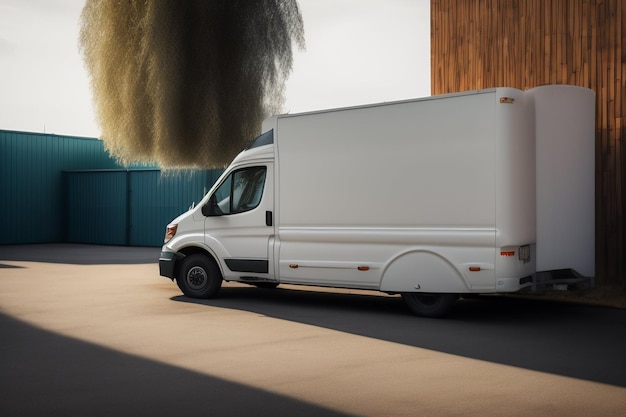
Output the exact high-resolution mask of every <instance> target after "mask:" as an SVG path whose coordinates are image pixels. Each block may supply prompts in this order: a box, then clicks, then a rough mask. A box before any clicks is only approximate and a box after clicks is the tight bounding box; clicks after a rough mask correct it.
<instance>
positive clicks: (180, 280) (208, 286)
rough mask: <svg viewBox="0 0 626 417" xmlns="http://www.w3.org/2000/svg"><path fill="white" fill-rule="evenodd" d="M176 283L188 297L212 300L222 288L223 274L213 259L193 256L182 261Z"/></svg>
mask: <svg viewBox="0 0 626 417" xmlns="http://www.w3.org/2000/svg"><path fill="white" fill-rule="evenodd" d="M176 283H177V284H178V288H180V290H181V291H182V292H183V294H185V295H186V296H187V297H191V298H211V297H214V296H215V294H217V292H218V291H219V290H220V287H221V286H222V274H221V273H220V269H219V268H218V267H217V264H216V263H215V261H214V260H213V259H211V258H209V257H208V256H205V255H201V254H193V255H189V256H186V257H185V258H184V259H183V260H182V261H181V263H180V269H179V271H178V276H177V277H176Z"/></svg>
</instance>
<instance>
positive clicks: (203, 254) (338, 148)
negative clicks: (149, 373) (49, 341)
mask: <svg viewBox="0 0 626 417" xmlns="http://www.w3.org/2000/svg"><path fill="white" fill-rule="evenodd" d="M594 109H595V95H594V93H593V92H592V91H591V90H589V89H585V88H581V87H573V86H564V85H556V86H544V87H538V88H535V89H532V90H528V91H520V90H517V89H513V88H495V89H488V90H480V91H472V92H466V93H459V94H449V95H441V96H433V97H427V98H423V99H415V100H407V101H399V102H391V103H382V104H374V105H367V106H358V107H350V108H341V109H333V110H326V111H315V112H310V113H302V114H284V115H279V116H273V117H270V118H268V119H267V120H265V121H264V122H263V128H262V130H263V133H262V134H261V135H260V136H259V137H258V138H257V139H256V140H255V141H254V142H253V143H252V145H251V146H250V147H249V148H248V149H246V150H245V151H243V152H242V153H241V154H239V155H238V156H237V157H236V158H235V159H234V161H233V162H232V163H231V164H230V166H229V167H228V168H227V169H226V170H225V172H224V173H223V175H222V176H221V177H220V179H219V180H218V181H217V182H216V183H215V185H214V186H213V187H212V188H211V190H209V192H208V193H207V194H206V196H205V197H204V198H203V199H202V201H200V203H199V204H197V205H196V206H195V208H192V209H191V210H190V211H188V212H186V213H184V214H182V215H180V216H179V217H178V218H176V219H175V220H173V221H172V223H171V224H169V225H168V226H167V229H166V236H165V244H164V246H163V248H162V251H161V256H160V259H159V267H160V274H161V275H162V276H165V277H169V278H171V279H175V280H176V282H177V284H178V286H179V287H180V289H181V290H182V292H183V293H184V294H185V295H187V296H189V297H199V298H208V297H212V296H214V295H215V294H216V293H217V292H218V290H219V288H220V286H221V283H222V280H226V281H238V282H244V283H250V284H253V285H257V286H264V287H275V286H277V285H279V284H283V283H286V284H302V285H312V286H324V287H337V288H352V289H365V290H376V291H382V292H385V293H392V294H401V295H402V298H403V299H404V300H405V302H406V303H407V305H408V306H409V308H410V309H411V310H412V311H413V312H414V313H416V314H419V315H423V316H439V315H442V314H444V313H446V312H447V311H448V310H449V309H450V308H451V307H452V306H453V304H454V303H455V301H456V300H457V298H458V297H459V296H460V295H464V294H484V293H511V292H518V291H522V290H528V289H532V288H533V286H534V285H536V282H535V281H536V279H537V277H538V276H540V275H538V272H549V271H562V270H574V271H577V273H578V274H580V275H581V276H593V275H594V272H595V264H594V259H595V258H594V235H595V231H594V222H595V220H594V197H595V196H594V129H595V127H594V116H595V111H594Z"/></svg>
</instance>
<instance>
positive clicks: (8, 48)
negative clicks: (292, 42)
mask: <svg viewBox="0 0 626 417" xmlns="http://www.w3.org/2000/svg"><path fill="white" fill-rule="evenodd" d="M84 2H85V0H0V129H7V130H22V131H29V132H46V133H55V134H59V135H76V136H88V137H97V136H99V134H100V129H99V127H98V126H97V124H96V122H95V120H94V113H93V106H92V99H91V91H90V88H89V80H88V76H87V73H86V71H85V69H84V66H83V62H82V58H81V56H80V54H79V52H78V31H79V16H80V12H81V10H82V7H83V4H84ZM299 4H300V8H301V11H302V16H303V19H304V25H305V39H306V44H307V48H306V51H304V52H297V53H296V57H295V63H294V68H293V71H292V73H291V78H290V79H289V81H288V83H287V93H286V103H285V106H284V110H285V112H291V113H296V112H302V111H309V110H317V109H323V108H333V107H341V106H351V105H358V104H366V103H374V102H382V101H392V100H398V99H406V98H414V97H424V96H428V95H430V1H429V0H299Z"/></svg>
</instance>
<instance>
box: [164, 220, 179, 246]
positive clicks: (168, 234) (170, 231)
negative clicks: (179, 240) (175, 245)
mask: <svg viewBox="0 0 626 417" xmlns="http://www.w3.org/2000/svg"><path fill="white" fill-rule="evenodd" d="M177 229H178V225H177V224H175V223H174V224H168V225H167V228H166V229H165V239H163V243H167V242H169V241H170V240H172V238H173V237H174V235H175V234H176V230H177Z"/></svg>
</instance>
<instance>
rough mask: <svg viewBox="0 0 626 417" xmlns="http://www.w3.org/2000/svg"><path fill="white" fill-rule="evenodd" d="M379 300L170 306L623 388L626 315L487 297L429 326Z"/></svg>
mask: <svg viewBox="0 0 626 417" xmlns="http://www.w3.org/2000/svg"><path fill="white" fill-rule="evenodd" d="M374 294H375V295H372V296H368V295H355V294H340V293H329V292H314V291H302V290H290V289H281V288H280V287H279V288H277V289H273V290H269V289H258V288H254V287H250V288H246V287H225V288H222V290H221V292H220V293H219V298H216V299H211V300H195V299H191V298H187V297H184V296H182V295H181V296H179V297H174V298H173V300H174V301H179V302H188V303H196V304H204V305H210V306H215V307H223V308H230V309H237V310H244V311H250V312H254V313H257V314H263V315H266V316H268V317H274V318H278V319H283V320H289V321H294V322H298V323H304V324H310V325H314V326H319V327H323V328H328V329H332V330H337V331H341V332H345V333H351V334H356V335H360V336H366V337H371V338H375V339H380V340H386V341H390V342H395V343H402V344H405V345H410V346H415V347H420V348H426V349H430V350H435V351H439V352H444V353H450V354H454V355H459V356H464V357H468V358H474V359H479V360H485V361H489V362H495V363H500V364H504V365H510V366H516V367H521V368H525V369H530V370H536V371H541V372H548V373H552V374H557V375H563V376H568V377H574V378H580V379H585V380H590V381H596V382H601V383H606V384H612V385H617V386H622V387H626V355H625V354H624V352H626V331H625V330H626V311H625V310H618V309H610V308H597V307H588V306H582V305H574V304H565V303H558V302H549V301H541V300H531V299H518V298H510V297H501V296H484V297H479V298H477V299H468V300H461V301H459V302H458V303H457V306H456V308H455V310H454V311H453V312H452V314H451V315H450V316H449V317H447V318H444V319H426V318H421V317H416V316H413V315H412V314H411V313H409V312H408V309H407V308H406V307H405V306H404V304H403V302H402V300H401V299H400V298H399V297H382V296H378V295H376V293H374Z"/></svg>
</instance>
